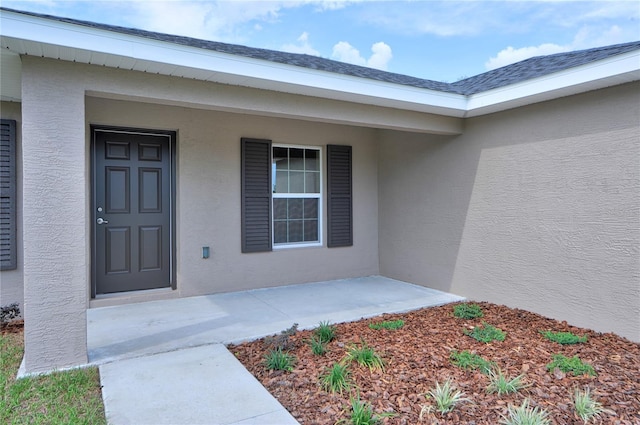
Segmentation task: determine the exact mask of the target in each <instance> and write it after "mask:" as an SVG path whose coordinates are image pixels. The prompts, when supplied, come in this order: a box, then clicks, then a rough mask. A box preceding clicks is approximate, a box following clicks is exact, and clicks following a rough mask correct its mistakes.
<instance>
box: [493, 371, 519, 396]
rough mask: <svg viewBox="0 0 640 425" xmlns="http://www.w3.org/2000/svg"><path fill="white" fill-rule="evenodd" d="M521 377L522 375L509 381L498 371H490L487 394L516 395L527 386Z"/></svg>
mask: <svg viewBox="0 0 640 425" xmlns="http://www.w3.org/2000/svg"><path fill="white" fill-rule="evenodd" d="M523 377H524V375H518V376H516V377H515V378H512V379H509V378H508V377H506V376H505V375H504V374H503V373H502V371H501V370H500V369H496V370H491V371H490V372H489V380H490V382H489V385H488V386H487V392H489V393H498V395H503V394H510V393H516V392H518V391H519V390H521V389H523V388H525V387H526V386H527V385H525V384H524V383H523V382H522V378H523Z"/></svg>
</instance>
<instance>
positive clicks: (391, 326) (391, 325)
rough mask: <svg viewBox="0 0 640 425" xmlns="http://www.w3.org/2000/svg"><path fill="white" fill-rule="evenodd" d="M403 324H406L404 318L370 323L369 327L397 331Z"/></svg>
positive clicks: (377, 329)
mask: <svg viewBox="0 0 640 425" xmlns="http://www.w3.org/2000/svg"><path fill="white" fill-rule="evenodd" d="M403 326H404V320H402V319H399V320H388V321H386V322H379V323H369V328H371V329H373V330H376V331H379V330H381V329H386V330H390V331H395V330H397V329H400V328H401V327H403Z"/></svg>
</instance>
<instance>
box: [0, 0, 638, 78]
mask: <svg viewBox="0 0 640 425" xmlns="http://www.w3.org/2000/svg"><path fill="white" fill-rule="evenodd" d="M0 4H1V5H2V6H3V7H8V8H14V9H20V10H28V11H34V12H39V13H46V14H52V15H57V16H63V17H69V18H76V19H83V20H90V21H94V22H101V23H105V24H114V25H122V26H127V27H135V28H140V29H147V30H151V31H158V32H165V33H170V34H179V35H186V36H191V37H196V38H203V39H208V40H215V41H222V42H227V43H236V44H243V45H247V46H251V47H262V48H267V49H274V50H285V51H291V52H298V53H307V54H311V55H317V56H322V57H325V58H331V59H336V60H341V61H345V62H350V63H356V64H359V65H364V66H370V67H374V68H378V69H383V70H387V71H391V72H397V73H401V74H407V75H412V76H415V77H421V78H428V79H432V80H438V81H448V82H452V81H456V80H459V79H460V78H463V77H469V76H472V75H476V74H480V73H482V72H485V71H488V70H490V69H494V68H497V67H500V66H504V65H507V64H509V63H513V62H516V61H519V60H523V59H526V58H528V57H531V56H537V55H544V54H551V53H559V52H563V51H569V50H579V49H586V48H591V47H597V46H604V45H609V44H617V43H624V42H628V41H636V40H640V2H638V1H637V0H629V1H596V2H582V1H553V0H546V1H537V2H533V1H460V2H458V1H444V2H441V1H419V0H413V1H293V0H291V1H241V0H238V1H229V0H227V1H208V0H207V1H205V0H196V1H186V0H165V1H159V0H136V1H117V0H103V1H96V0H93V1H87V0H84V1H74V0H29V1H12V0H0Z"/></svg>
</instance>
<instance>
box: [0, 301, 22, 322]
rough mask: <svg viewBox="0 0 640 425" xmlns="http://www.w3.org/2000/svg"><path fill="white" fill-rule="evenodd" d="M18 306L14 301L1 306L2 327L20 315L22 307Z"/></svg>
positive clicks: (0, 318)
mask: <svg viewBox="0 0 640 425" xmlns="http://www.w3.org/2000/svg"><path fill="white" fill-rule="evenodd" d="M18 306H19V304H18V303H12V304H9V305H5V306H2V307H0V328H2V327H4V325H5V324H7V323H9V322H10V321H12V320H13V319H15V318H17V317H18V316H20V307H18Z"/></svg>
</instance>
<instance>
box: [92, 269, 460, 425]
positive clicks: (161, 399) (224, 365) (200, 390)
mask: <svg viewBox="0 0 640 425" xmlns="http://www.w3.org/2000/svg"><path fill="white" fill-rule="evenodd" d="M462 299H463V298H461V297H458V296H455V295H452V294H448V293H444V292H440V291H435V290H433V289H428V288H424V287H420V286H416V285H411V284H408V283H404V282H399V281H397V280H393V279H388V278H384V277H380V276H372V277H366V278H358V279H345V280H338V281H330V282H319V283H311V284H304V285H293V286H283V287H277V288H271V289H259V290H252V291H244V292H234V293H228V294H218V295H208V296H200V297H190V298H180V299H175V300H167V301H151V302H146V303H138V304H128V305H122V306H115V307H102V308H94V309H90V310H88V318H87V320H88V350H89V361H90V362H91V364H94V365H99V366H100V376H101V380H102V385H103V389H102V391H103V399H104V403H105V409H106V414H107V420H108V422H109V424H111V425H121V424H135V425H146V424H148V425H160V424H174V425H181V424H184V425H192V424H211V425H232V424H238V425H239V424H243V425H244V424H261V425H268V424H274V425H276V424H277V425H288V424H291V425H295V424H297V423H298V422H297V421H296V420H295V419H294V418H293V417H292V416H291V415H290V414H289V413H288V412H287V411H286V410H285V409H284V408H283V407H282V405H280V403H278V401H277V400H276V399H275V398H273V397H272V396H271V395H270V394H269V393H268V392H267V390H266V389H265V388H264V387H263V386H262V385H261V384H260V383H259V382H258V381H257V380H256V379H255V378H254V377H253V376H252V375H251V374H250V373H249V372H248V371H247V370H246V369H245V368H244V367H243V366H242V365H241V364H240V362H239V361H238V360H237V359H236V358H235V357H234V356H233V355H232V354H231V353H230V352H229V351H228V350H227V349H226V348H225V344H229V343H236V342H241V341H247V340H252V339H256V338H261V337H263V336H267V335H272V334H275V333H279V332H280V331H282V330H284V329H287V328H289V327H291V325H293V324H294V323H298V324H299V328H300V329H308V328H313V327H316V326H317V325H318V323H319V322H320V321H330V322H331V323H340V322H345V321H353V320H358V319H361V318H366V317H373V316H377V315H379V314H382V313H394V312H404V311H410V310H415V309H418V308H422V307H429V306H436V305H441V304H446V303H449V302H454V301H459V300H462Z"/></svg>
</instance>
